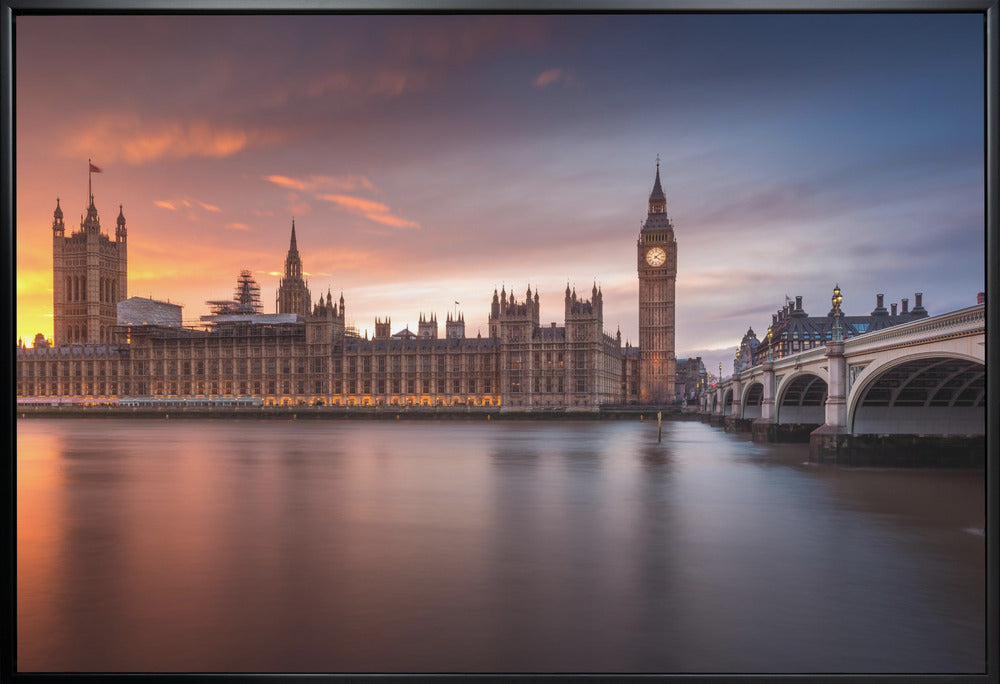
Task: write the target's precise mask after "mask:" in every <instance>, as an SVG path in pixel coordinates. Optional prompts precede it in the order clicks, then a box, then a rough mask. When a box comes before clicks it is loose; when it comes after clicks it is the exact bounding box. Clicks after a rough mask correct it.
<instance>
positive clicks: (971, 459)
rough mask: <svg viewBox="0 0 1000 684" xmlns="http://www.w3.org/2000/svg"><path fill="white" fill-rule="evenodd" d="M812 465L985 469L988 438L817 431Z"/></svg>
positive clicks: (811, 452)
mask: <svg viewBox="0 0 1000 684" xmlns="http://www.w3.org/2000/svg"><path fill="white" fill-rule="evenodd" d="M817 433H819V434H817ZM809 462H810V463H821V464H828V465H839V466H855V467H868V468H900V467H902V468H985V467H986V437H985V436H984V435H851V434H846V433H841V434H833V433H829V432H827V433H820V432H819V430H816V431H815V432H813V434H812V435H811V436H810V438H809Z"/></svg>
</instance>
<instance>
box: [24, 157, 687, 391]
mask: <svg viewBox="0 0 1000 684" xmlns="http://www.w3.org/2000/svg"><path fill="white" fill-rule="evenodd" d="M92 207H93V203H91V208H92ZM59 220H60V221H61V216H59ZM96 220H97V218H96V210H94V212H93V221H92V222H90V223H88V222H84V223H85V226H88V227H89V228H88V230H93V228H92V227H90V226H92V225H97V223H96ZM119 226H120V241H121V244H122V252H121V254H124V217H120V220H119ZM87 239H91V238H87ZM105 241H107V240H106V239H105ZM86 244H89V243H86ZM101 244H103V243H101ZM116 273H117V271H116ZM302 273H303V271H302V260H301V257H300V255H299V252H298V246H297V243H296V236H295V225H294V222H293V224H292V232H291V239H290V245H289V249H288V253H287V255H286V258H285V270H284V276H283V277H282V278H281V281H280V284H279V288H278V295H277V298H276V307H275V308H276V310H277V311H276V313H274V314H265V313H263V312H262V309H261V306H260V287H259V286H258V285H257V283H256V282H255V281H254V280H253V278H252V277H251V274H250V271H243V272H242V273H241V274H240V276H239V279H238V281H237V285H236V290H235V292H234V295H233V298H232V299H231V300H220V301H210V302H208V304H209V305H210V306H211V313H210V314H209V315H206V316H202V318H201V321H202V325H201V326H200V327H183V326H181V325H177V324H175V322H176V320H178V319H179V318H180V311H179V308H178V309H176V310H175V309H174V308H173V307H176V306H177V305H170V304H168V303H163V302H153V301H152V300H143V301H138V300H132V301H130V302H128V303H126V304H125V305H124V306H123V310H122V312H121V314H120V321H119V320H118V318H119V317H118V315H116V316H115V318H114V321H113V322H111V323H108V324H105V323H104V322H103V321H102V322H101V326H103V327H99V328H98V330H103V331H104V332H103V333H101V334H99V335H98V336H97V339H96V340H94V339H91V338H88V337H81V338H79V339H76V338H71V339H72V341H70V340H66V341H64V342H63V343H61V344H60V343H58V342H57V344H56V345H53V346H52V347H51V348H47V347H46V346H44V345H36V347H34V348H26V347H24V346H23V345H19V347H18V350H17V396H18V397H43V398H44V397H78V398H79V397H83V398H85V399H86V400H87V401H92V402H93V403H104V402H109V403H110V402H114V401H115V400H116V399H117V398H118V397H143V398H149V399H152V400H159V399H163V400H170V399H179V398H209V399H213V398H242V397H250V398H255V399H259V400H260V401H261V402H262V403H264V404H265V405H293V406H295V405H324V406H470V407H471V406H480V407H482V406H487V407H489V406H492V407H501V408H503V409H510V410H514V411H528V410H531V411H538V410H541V411H544V410H579V411H596V410H598V409H599V408H600V407H601V406H605V405H620V404H637V403H642V404H667V403H673V402H675V401H678V400H682V399H684V398H686V395H687V394H689V393H690V392H691V391H694V388H695V387H696V386H697V379H698V378H700V377H701V376H702V375H703V374H704V367H703V366H702V365H701V363H700V359H698V360H697V361H696V362H694V363H689V364H688V366H685V368H686V376H685V377H687V376H691V377H690V378H688V379H686V380H685V382H684V383H682V384H683V394H684V395H685V396H683V397H678V396H676V395H675V386H676V382H675V373H676V365H675V360H674V280H675V278H676V242H675V240H674V237H673V229H672V225H671V223H670V220H669V219H668V218H667V215H666V199H665V196H664V194H663V190H662V187H661V184H660V176H659V164H657V171H656V179H655V182H654V185H653V192H652V194H651V195H650V200H649V215H648V218H647V220H646V223H645V225H644V226H643V229H642V231H641V233H640V237H639V281H640V297H639V323H640V340H641V341H643V342H645V343H646V344H648V347H643V346H642V345H640V347H638V348H636V347H632V346H630V345H628V344H626V345H625V347H624V348H623V346H622V337H621V332H620V331H618V332H617V333H616V334H611V333H609V332H608V331H606V330H605V329H604V299H603V293H602V292H601V289H600V288H599V287H598V286H597V285H596V283H595V284H594V285H593V287H592V288H591V291H590V296H589V298H587V297H585V296H578V295H577V293H576V289H575V288H571V287H570V285H569V284H567V286H566V290H565V293H564V320H563V324H562V325H558V324H557V323H555V322H552V323H549V324H547V325H543V324H542V323H541V321H540V319H539V311H540V295H539V292H538V291H537V289H536V290H535V291H532V289H531V287H530V286H529V287H528V288H527V289H526V291H525V294H524V298H523V299H520V300H519V299H518V298H517V297H516V296H515V294H514V293H513V292H510V293H508V292H507V291H506V289H505V288H504V289H502V290H501V291H500V292H496V291H494V293H493V299H492V302H491V303H490V309H489V315H488V336H487V337H482V336H481V335H478V334H477V335H476V336H475V337H469V336H467V334H466V329H465V317H464V315H463V314H462V313H460V312H458V311H457V310H456V311H455V312H454V315H453V314H451V313H449V314H448V315H447V317H446V320H445V329H444V335H443V336H439V329H438V319H437V316H436V314H431V315H429V316H425V315H424V314H423V313H421V314H420V320H419V325H418V330H417V332H416V333H414V332H412V331H410V330H408V329H404V330H399V331H396V332H395V333H393V332H392V330H391V321H390V320H389V319H388V318H386V319H384V320H383V319H382V318H378V319H376V321H375V334H374V336H373V337H372V338H371V339H369V338H368V337H367V334H366V335H365V337H363V338H362V337H360V336H358V334H357V332H356V331H354V330H353V329H352V328H350V327H348V326H347V325H345V320H346V318H345V312H346V307H345V302H344V296H343V294H341V296H340V299H339V301H335V300H334V299H333V297H332V294H331V293H330V292H329V291H327V293H326V295H325V297H324V296H320V297H319V298H318V300H317V301H316V302H315V303H311V300H310V294H309V290H308V287H307V286H306V283H305V281H304V279H303V277H302ZM60 274H61V275H66V274H65V273H64V272H63V271H62V270H61V271H60ZM123 288H124V276H123V275H122V276H121V278H120V279H119V280H117V281H116V282H115V283H114V286H113V288H112V289H110V290H109V291H108V292H109V294H113V295H114V296H117V297H120V298H124V289H123ZM154 314H155V315H154ZM67 315H68V314H67V312H66V311H65V309H62V308H57V309H56V323H57V326H65V325H67V322H66V321H67V319H66V318H65V317H66V316H67ZM68 320H69V321H70V322H72V323H73V324H74V325H75V324H76V319H73V318H70V319H68ZM118 323H120V324H118ZM116 324H117V325H116ZM57 329H61V328H59V327H57ZM689 361H694V360H689Z"/></svg>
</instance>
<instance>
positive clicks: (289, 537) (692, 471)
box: [17, 419, 985, 672]
mask: <svg viewBox="0 0 1000 684" xmlns="http://www.w3.org/2000/svg"><path fill="white" fill-rule="evenodd" d="M17 444H18V453H17V458H18V462H17V468H18V470H17V492H18V505H17V514H18V519H17V520H18V522H17V545H18V546H17V553H18V555H17V566H18V567H17V601H18V604H17V626H18V635H17V639H18V643H17V656H18V669H20V670H22V671H37V670H41V671H95V670H96V671H206V672H241V671H286V672H294V671H300V672H304V671H312V672H315V671H321V672H477V671H478V672H482V671H492V672H518V671H521V672H977V671H978V672H981V671H983V670H984V669H985V643H984V642H985V624H984V623H985V538H984V536H983V534H982V530H983V529H984V527H985V525H984V517H985V500H984V479H983V475H982V473H976V472H945V471H920V470H910V471H896V470H864V469H860V470H845V469H837V468H829V467H814V466H808V465H804V464H803V462H804V461H805V460H806V456H807V449H806V448H805V447H804V446H803V445H773V446H762V445H756V444H753V443H751V442H749V441H747V440H746V439H745V438H741V437H737V436H733V435H727V434H725V433H722V432H720V431H719V430H717V429H713V428H710V427H708V426H706V425H703V424H701V423H695V422H681V423H666V424H665V425H664V435H663V442H662V443H661V444H657V443H656V428H655V425H652V424H644V423H635V422H536V421H530V422H514V421H497V422H492V423H483V422H439V423H428V422H408V421H399V422H396V421H393V422H372V421H365V422H346V421H331V422H321V421H307V422H301V421H299V422H293V421H289V422H280V421H262V422H255V421H233V422H223V421H174V420H171V421H153V420H150V421H144V420H93V421H86V420H68V419H63V420H43V419H33V420H22V421H18V442H17Z"/></svg>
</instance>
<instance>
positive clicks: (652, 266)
mask: <svg viewBox="0 0 1000 684" xmlns="http://www.w3.org/2000/svg"><path fill="white" fill-rule="evenodd" d="M638 271H639V401H640V402H642V403H644V404H668V403H670V402H672V401H674V379H675V373H676V368H677V361H676V359H675V358H674V284H675V282H676V280H677V241H676V240H675V239H674V226H673V224H672V223H671V222H670V219H669V218H668V217H667V197H666V195H664V194H663V187H662V186H661V185H660V161H659V158H657V161H656V181H655V182H654V183H653V191H652V192H651V193H650V194H649V215H648V216H647V217H646V222H645V224H643V226H642V230H640V231H639V242H638Z"/></svg>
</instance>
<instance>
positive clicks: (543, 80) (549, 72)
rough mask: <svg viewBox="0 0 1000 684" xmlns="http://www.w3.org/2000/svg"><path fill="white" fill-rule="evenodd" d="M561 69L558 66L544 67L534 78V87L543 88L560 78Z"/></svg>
mask: <svg viewBox="0 0 1000 684" xmlns="http://www.w3.org/2000/svg"><path fill="white" fill-rule="evenodd" d="M562 75H563V70H562V69H560V68H556V69H546V70H545V71H543V72H542V73H540V74H538V76H537V77H536V78H535V87H537V88H544V87H546V86H548V85H551V84H553V83H555V82H556V81H558V80H559V79H560V78H562Z"/></svg>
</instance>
